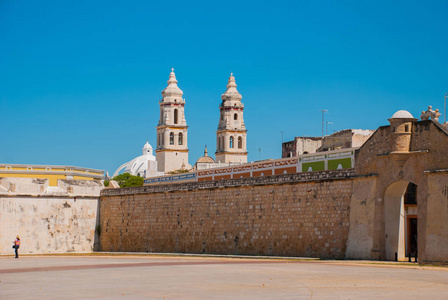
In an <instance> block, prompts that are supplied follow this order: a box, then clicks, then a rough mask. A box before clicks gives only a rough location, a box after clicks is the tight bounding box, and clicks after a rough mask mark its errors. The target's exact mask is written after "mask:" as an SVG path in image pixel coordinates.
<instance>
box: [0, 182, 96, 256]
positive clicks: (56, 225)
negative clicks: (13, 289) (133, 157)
mask: <svg viewBox="0 0 448 300" xmlns="http://www.w3.org/2000/svg"><path fill="white" fill-rule="evenodd" d="M102 188H103V184H102V183H101V181H93V180H59V181H58V186H57V187H52V186H49V180H48V179H42V178H41V179H35V178H13V177H8V178H0V255H5V254H9V255H12V254H13V253H14V250H13V249H12V242H13V241H14V239H15V237H16V235H19V236H20V239H21V246H20V250H19V252H20V253H21V254H31V253H34V254H40V253H67V252H76V253H80V252H91V251H93V247H94V239H95V226H96V224H97V223H96V222H97V215H98V197H99V194H100V191H101V189H102Z"/></svg>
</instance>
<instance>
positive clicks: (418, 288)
mask: <svg viewBox="0 0 448 300" xmlns="http://www.w3.org/2000/svg"><path fill="white" fill-rule="evenodd" d="M447 297H448V269H447V268H431V267H420V266H417V265H411V264H409V265H408V266H406V265H401V264H387V265H377V264H367V263H366V262H362V263H361V264H357V263H356V262H352V261H297V260H282V259H280V260H270V259H248V258H223V257H188V256H177V257H176V256H172V257H171V256H148V255H142V256H136V255H126V256H116V255H113V256H107V255H106V256H98V255H92V256H22V257H21V258H19V259H14V258H12V257H11V256H3V257H0V299H12V298H16V299H17V298H18V299H98V298H99V299H101V298H102V299H378V298H381V299H424V298H425V299H428V298H430V299H446V298H447Z"/></svg>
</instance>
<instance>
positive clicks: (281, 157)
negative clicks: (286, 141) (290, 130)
mask: <svg viewBox="0 0 448 300" xmlns="http://www.w3.org/2000/svg"><path fill="white" fill-rule="evenodd" d="M280 132H281V133H282V153H281V154H280V155H281V156H280V157H281V158H283V131H280Z"/></svg>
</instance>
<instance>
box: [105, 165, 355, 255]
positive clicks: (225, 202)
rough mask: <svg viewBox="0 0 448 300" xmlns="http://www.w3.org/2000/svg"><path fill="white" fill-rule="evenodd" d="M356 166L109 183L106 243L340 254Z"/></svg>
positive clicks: (108, 246) (108, 247)
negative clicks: (152, 183)
mask: <svg viewBox="0 0 448 300" xmlns="http://www.w3.org/2000/svg"><path fill="white" fill-rule="evenodd" d="M352 175H353V170H351V169H349V170H334V171H323V172H310V173H299V174H291V175H279V176H269V177H258V178H241V179H233V180H222V181H211V182H195V183H188V184H178V185H165V186H144V187H139V188H127V189H107V190H103V191H102V196H101V198H100V211H101V214H100V224H101V228H102V229H101V236H100V247H101V250H103V251H148V252H186V253H215V254H247V255H284V256H308V257H332V258H343V257H344V254H345V248H346V241H347V236H348V229H349V228H348V227H349V204H350V195H351V190H352V179H351V178H352Z"/></svg>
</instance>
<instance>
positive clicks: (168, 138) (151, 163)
mask: <svg viewBox="0 0 448 300" xmlns="http://www.w3.org/2000/svg"><path fill="white" fill-rule="evenodd" d="M177 83H178V81H177V79H176V74H175V73H174V69H171V73H170V77H169V79H168V86H167V87H166V88H165V89H164V90H163V91H162V99H160V101H159V106H160V116H159V122H158V124H157V127H156V131H157V147H156V155H155V159H154V156H153V154H152V147H151V145H149V144H148V145H145V146H144V149H143V151H144V152H145V151H146V153H144V155H146V156H145V159H141V158H140V159H137V158H136V159H133V160H131V161H130V162H128V163H126V164H123V165H122V166H120V168H119V169H117V171H116V172H115V173H114V176H115V175H116V174H118V172H119V171H120V170H122V169H125V172H130V173H131V174H132V175H137V176H142V175H143V174H144V175H143V176H144V177H152V176H158V175H160V174H167V173H170V172H174V171H177V170H190V169H192V166H191V165H190V164H189V162H188V125H187V120H186V116H185V99H183V98H182V96H183V94H184V93H183V91H182V90H181V89H180V88H179V86H178V85H177ZM236 87H237V85H236V82H235V77H234V76H233V74H232V73H231V74H230V77H229V81H228V83H227V90H226V91H225V92H224V94H222V96H221V99H222V102H221V104H220V105H219V110H220V114H219V122H218V129H217V131H216V153H215V159H213V158H212V157H210V156H208V154H207V151H205V152H204V156H203V157H201V158H199V159H198V161H197V163H196V164H195V168H196V167H197V166H198V165H199V166H200V168H201V169H206V168H214V167H218V166H221V165H224V164H225V165H235V164H243V163H247V150H246V138H247V130H246V125H245V124H244V118H243V110H244V104H243V103H242V102H241V99H242V96H241V94H240V93H239V92H238V90H237V89H236ZM149 149H150V150H149ZM148 151H150V152H151V153H149V152H148ZM137 161H139V162H142V163H139V164H136V162H137ZM133 165H134V167H133Z"/></svg>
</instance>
